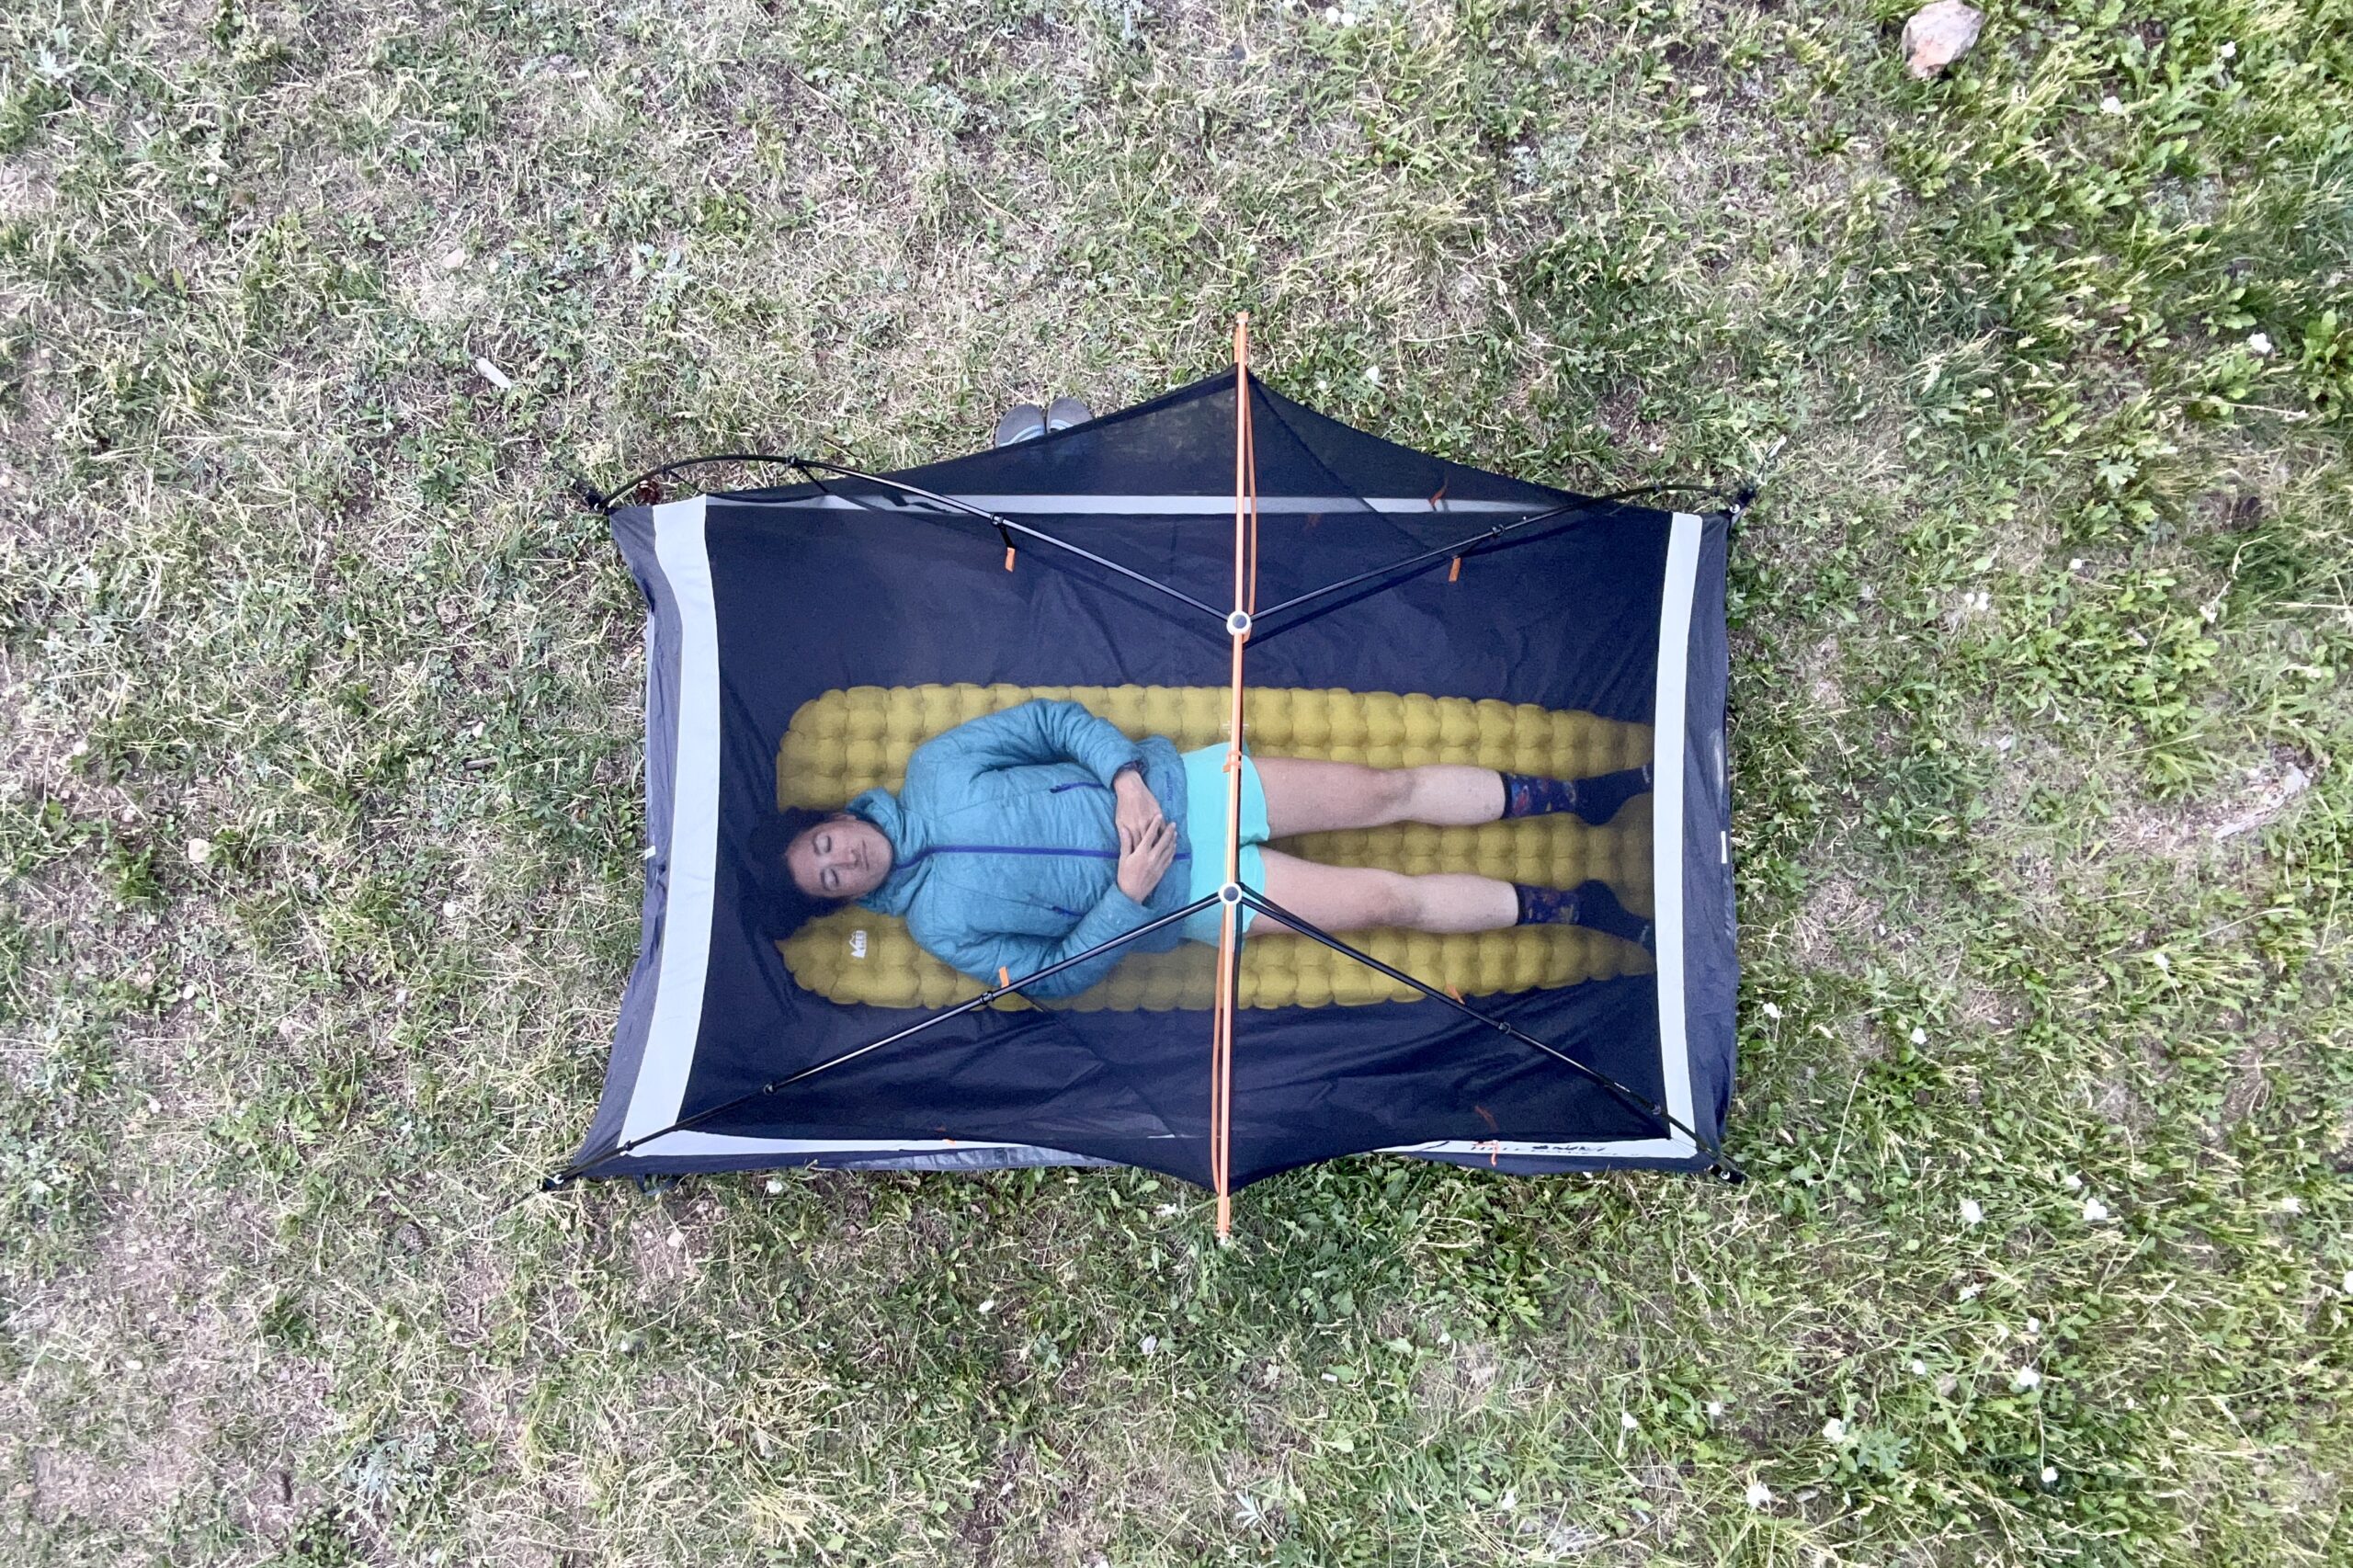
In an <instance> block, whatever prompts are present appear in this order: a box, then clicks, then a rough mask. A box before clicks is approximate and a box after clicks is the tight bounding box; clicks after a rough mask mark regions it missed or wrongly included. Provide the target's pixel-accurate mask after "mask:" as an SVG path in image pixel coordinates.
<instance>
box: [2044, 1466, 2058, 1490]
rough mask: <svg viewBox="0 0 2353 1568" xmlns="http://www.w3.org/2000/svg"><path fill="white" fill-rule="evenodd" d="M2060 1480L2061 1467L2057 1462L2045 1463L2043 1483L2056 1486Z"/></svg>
mask: <svg viewBox="0 0 2353 1568" xmlns="http://www.w3.org/2000/svg"><path fill="white" fill-rule="evenodd" d="M2058 1482H2059V1467H2058V1466H2057V1465H2055V1464H2047V1465H2044V1466H2043V1467H2042V1484H2043V1485H2045V1486H2055V1485H2057V1484H2058Z"/></svg>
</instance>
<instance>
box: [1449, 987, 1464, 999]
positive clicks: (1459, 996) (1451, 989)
mask: <svg viewBox="0 0 2353 1568" xmlns="http://www.w3.org/2000/svg"><path fill="white" fill-rule="evenodd" d="M1446 994H1448V995H1449V996H1451V997H1453V998H1454V999H1455V1000H1456V1001H1457V1002H1460V1001H1461V1000H1462V993H1461V992H1460V991H1457V990H1456V989H1455V988H1454V987H1453V986H1451V985H1449V986H1448V987H1447V988H1446Z"/></svg>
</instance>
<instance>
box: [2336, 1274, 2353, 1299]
mask: <svg viewBox="0 0 2353 1568" xmlns="http://www.w3.org/2000/svg"><path fill="white" fill-rule="evenodd" d="M2336 1288H2337V1289H2338V1290H2342V1291H2344V1292H2345V1293H2346V1294H2347V1295H2348V1296H2353V1268H2348V1269H2347V1270H2346V1271H2345V1278H2342V1279H2340V1280H2338V1281H2337V1284H2336Z"/></svg>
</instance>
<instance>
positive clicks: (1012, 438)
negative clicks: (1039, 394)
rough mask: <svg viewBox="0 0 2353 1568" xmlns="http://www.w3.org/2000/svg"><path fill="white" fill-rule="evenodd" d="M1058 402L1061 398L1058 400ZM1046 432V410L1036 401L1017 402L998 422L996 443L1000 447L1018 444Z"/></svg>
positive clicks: (1034, 438)
mask: <svg viewBox="0 0 2353 1568" xmlns="http://www.w3.org/2000/svg"><path fill="white" fill-rule="evenodd" d="M1056 401H1057V403H1059V402H1060V400H1059V399H1058V400H1056ZM1045 433H1046V411H1045V410H1044V409H1042V408H1040V407H1039V406H1038V405H1037V404H1036V403H1015V404H1014V405H1013V406H1012V407H1011V408H1008V409H1006V411H1005V417H1004V418H1002V419H1000V420H998V421H997V422H996V444H997V445H998V446H1000V447H1014V446H1018V445H1020V444H1021V443H1022V442H1024V441H1034V440H1036V439H1037V438H1038V437H1040V436H1042V435H1044V434H1045Z"/></svg>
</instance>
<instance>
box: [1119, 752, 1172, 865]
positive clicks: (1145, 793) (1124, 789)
mask: <svg viewBox="0 0 2353 1568" xmlns="http://www.w3.org/2000/svg"><path fill="white" fill-rule="evenodd" d="M1111 792H1112V793H1113V794H1114V795H1116V796H1118V797H1119V806H1118V809H1117V810H1115V811H1114V812H1112V820H1113V821H1114V822H1117V823H1118V824H1120V833H1121V835H1127V834H1130V833H1136V834H1141V833H1142V832H1144V831H1145V830H1146V829H1147V828H1149V827H1151V826H1152V824H1154V823H1156V822H1158V821H1159V820H1160V816H1161V812H1160V801H1159V800H1158V799H1157V798H1156V797H1154V794H1153V792H1152V786H1151V785H1149V784H1147V783H1145V782H1144V781H1143V772H1142V769H1140V768H1135V767H1123V768H1121V769H1120V776H1119V777H1118V778H1114V779H1112V780H1111ZM1120 847H1121V848H1123V849H1124V848H1126V847H1127V839H1126V838H1125V837H1124V836H1122V837H1121V838H1120Z"/></svg>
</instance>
